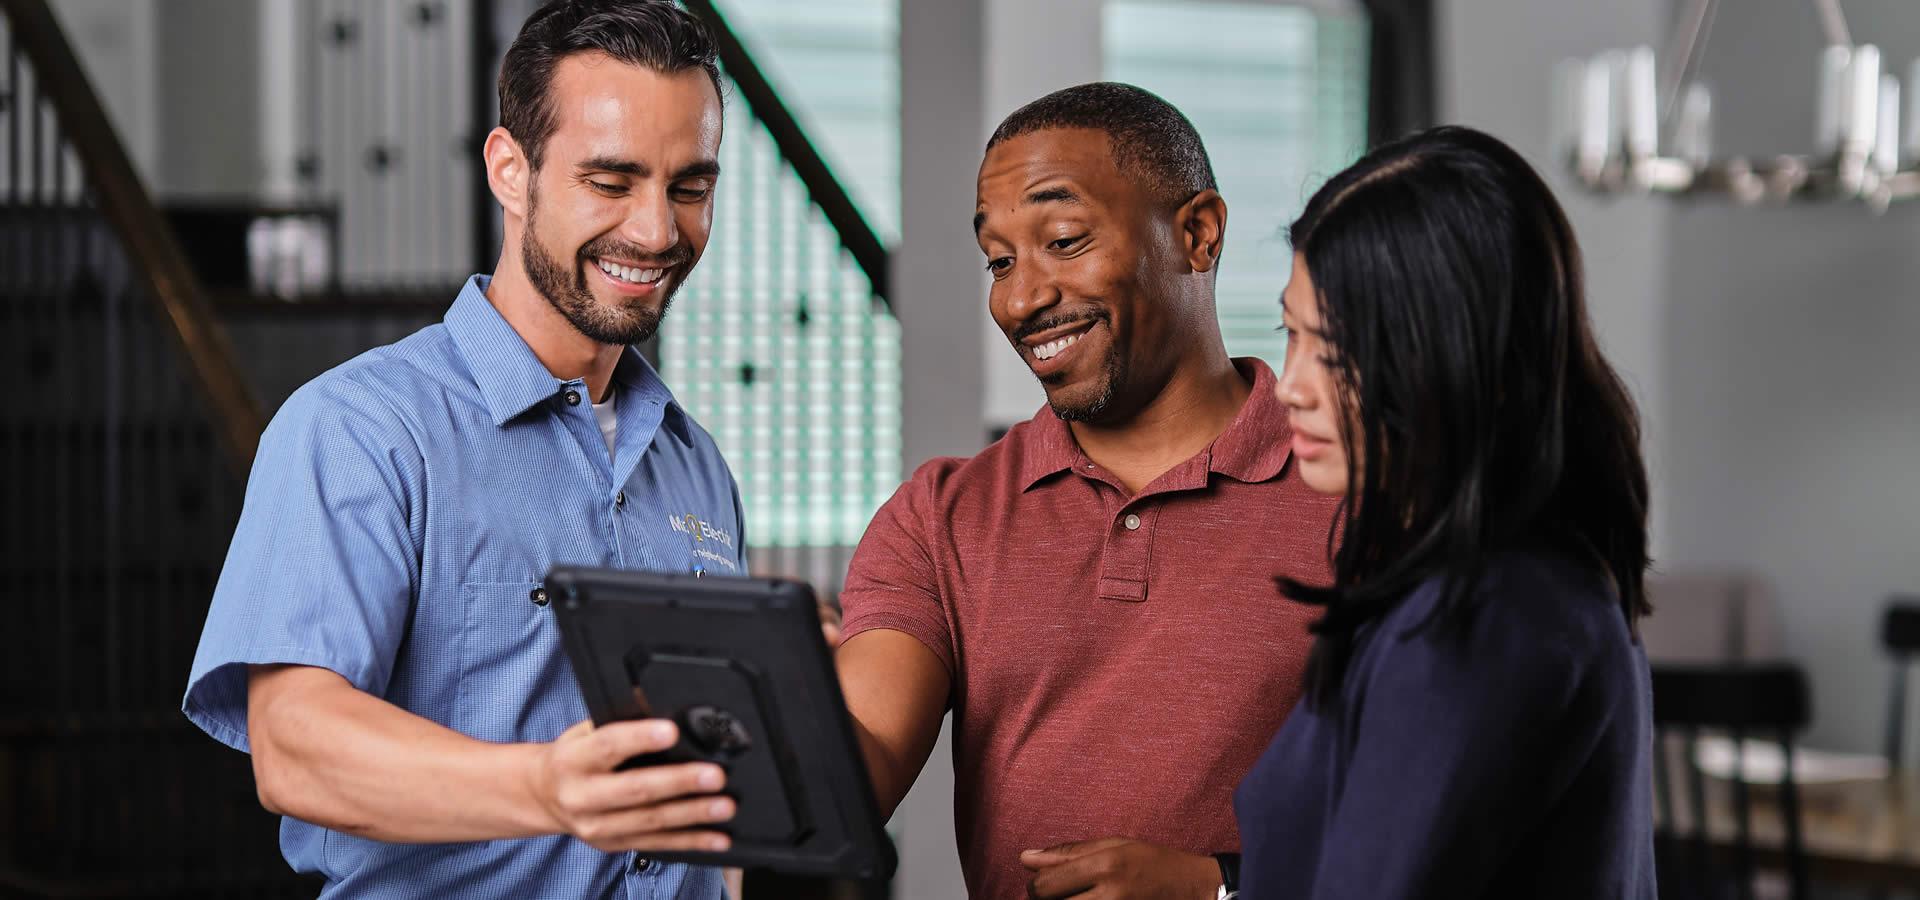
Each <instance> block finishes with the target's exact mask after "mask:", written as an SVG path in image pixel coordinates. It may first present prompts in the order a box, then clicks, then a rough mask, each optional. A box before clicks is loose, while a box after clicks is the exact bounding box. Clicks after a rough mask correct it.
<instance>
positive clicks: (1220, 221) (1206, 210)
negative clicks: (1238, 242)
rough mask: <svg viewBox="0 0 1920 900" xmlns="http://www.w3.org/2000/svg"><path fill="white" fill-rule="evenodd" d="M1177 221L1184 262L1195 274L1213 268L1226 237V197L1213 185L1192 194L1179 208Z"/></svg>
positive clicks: (1217, 261)
mask: <svg viewBox="0 0 1920 900" xmlns="http://www.w3.org/2000/svg"><path fill="white" fill-rule="evenodd" d="M1180 223H1181V232H1182V236H1183V238H1184V239H1185V242H1186V251H1187V264H1188V265H1189V266H1191V267H1193V271H1195V272H1196V273H1205V272H1211V271H1213V267H1214V266H1215V265H1218V264H1219V262H1220V248H1221V246H1222V245H1223V244H1224V243H1225V241H1226V236H1227V201H1226V199H1225V198H1223V197H1221V196H1220V192H1219V191H1216V190H1213V189H1212V188H1208V189H1207V190H1204V191H1201V192H1200V193H1198V194H1195V195H1193V199H1191V200H1188V201H1187V202H1186V205H1185V206H1183V207H1181V209H1180Z"/></svg>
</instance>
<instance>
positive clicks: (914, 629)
mask: <svg viewBox="0 0 1920 900" xmlns="http://www.w3.org/2000/svg"><path fill="white" fill-rule="evenodd" d="M869 631H898V632H901V633H902V634H905V635H907V636H909V637H911V638H913V639H914V640H917V641H919V642H920V643H921V644H923V645H925V646H926V648H927V649H928V650H930V651H932V652H933V655H934V656H935V657H936V658H938V659H939V660H940V664H941V665H943V666H945V667H946V669H947V677H949V678H958V677H959V674H960V673H959V672H957V671H955V669H956V668H957V667H956V666H955V665H954V660H953V649H952V648H951V647H949V646H948V645H947V641H946V634H947V629H946V628H945V627H944V623H943V624H942V625H939V626H936V625H933V624H932V623H930V622H928V621H926V619H925V618H924V617H921V616H915V615H910V614H902V613H895V612H871V613H865V614H862V615H860V616H859V617H857V619H856V620H855V621H853V622H851V623H848V627H847V629H846V633H845V635H844V636H843V637H842V638H841V641H842V642H843V643H844V642H846V641H850V640H852V639H853V638H854V637H856V636H858V635H862V634H865V633H867V632H869Z"/></svg>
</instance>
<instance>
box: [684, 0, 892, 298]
mask: <svg viewBox="0 0 1920 900" xmlns="http://www.w3.org/2000/svg"><path fill="white" fill-rule="evenodd" d="M681 5H683V6H685V7H686V8H687V11H688V12H691V13H693V14H694V16H695V17H697V18H699V19H700V21H701V22H704V23H705V24H706V26H707V30H708V31H710V32H712V34H713V42H714V44H715V46H717V47H718V48H719V50H720V67H721V68H722V69H724V70H725V71H726V73H727V76H728V77H729V78H732V79H733V83H734V84H735V85H736V86H738V87H739V89H740V93H741V94H742V95H743V96H744V97H745V98H746V100H747V107H748V108H749V109H751V110H752V111H753V117H754V118H755V119H758V120H759V121H760V124H761V125H763V126H765V127H766V129H767V133H768V134H771V135H772V136H773V143H774V146H776V147H779V148H780V155H781V156H782V157H784V158H785V159H786V161H787V164H788V165H790V166H793V172H794V174H795V175H797V176H799V178H800V181H801V183H802V184H805V185H806V186H807V195H808V196H809V197H811V198H812V199H813V202H814V204H815V205H816V206H819V207H820V211H821V212H822V213H824V214H825V215H826V218H827V224H829V225H832V226H833V230H834V231H836V232H838V233H839V236H840V244H841V246H843V247H846V248H847V252H848V253H849V254H851V255H852V256H853V261H854V264H855V265H858V266H859V267H860V270H861V271H862V272H865V273H866V276H867V281H868V282H869V283H871V284H872V285H873V293H874V296H876V297H879V298H880V301H881V302H882V303H885V304H886V305H887V307H888V308H889V309H891V308H892V307H893V303H892V299H891V298H892V296H893V292H892V290H893V286H892V285H891V284H890V283H889V282H888V277H889V273H888V261H889V259H890V258H891V256H890V254H889V253H888V251H887V245H886V244H885V243H882V242H881V240H880V235H879V234H878V233H876V232H875V231H874V230H873V226H871V225H869V224H867V219H866V217H865V216H863V215H861V214H860V207H859V206H857V205H855V204H854V202H853V197H851V196H850V195H848V193H847V189H846V187H845V186H843V185H841V183H840V180H839V179H838V178H835V177H834V175H833V169H832V168H831V167H829V166H828V165H827V161H826V159H825V158H824V157H822V156H821V155H820V151H819V150H817V149H815V148H814V146H813V141H811V140H809V139H808V138H807V133H806V131H805V130H804V129H802V128H801V127H800V121H799V120H798V119H796V118H794V115H793V112H792V111H791V110H789V109H787V104H786V102H785V101H783V100H781V99H780V92H779V91H777V90H775V89H774V87H773V82H771V81H769V80H768V79H767V76H766V73H764V72H762V71H760V65H759V64H758V63H756V62H754V60H753V54H752V53H749V52H748V51H747V46H746V44H745V43H744V42H742V41H741V40H740V36H739V35H738V34H737V33H735V32H734V30H733V28H732V26H730V25H728V24H727V19H726V17H725V16H723V15H721V14H720V8H719V7H718V6H717V5H715V4H714V2H713V0H681Z"/></svg>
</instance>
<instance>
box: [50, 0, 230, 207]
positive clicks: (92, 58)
mask: <svg viewBox="0 0 1920 900" xmlns="http://www.w3.org/2000/svg"><path fill="white" fill-rule="evenodd" d="M52 5H53V8H54V11H55V14H56V15H57V16H58V17H59V19H60V24H61V26H62V27H63V28H65V29H66V32H67V38H68V40H70V41H72V42H73V45H74V52H75V53H76V54H77V55H78V56H79V57H80V61H81V65H82V66H84V67H85V68H86V70H87V78H88V80H89V81H91V82H92V84H93V89H94V91H95V92H96V93H98V94H99V95H100V99H101V102H102V103H103V104H104V105H105V106H106V109H107V116H108V118H109V120H111V121H112V122H113V125H114V128H115V129H117V130H118V131H119V132H120V137H121V141H122V142H123V143H125V144H126V147H127V152H128V155H129V156H131V157H132V158H133V163H134V167H135V168H136V169H137V170H138V171H139V172H140V175H141V177H142V178H143V179H144V180H145V181H146V183H147V188H148V190H150V191H151V192H153V193H154V194H155V195H156V196H160V197H206V196H217V195H233V194H244V193H248V192H251V191H255V190H257V189H258V188H259V187H260V185H261V183H262V180H263V178H264V173H265V169H264V166H263V163H262V161H261V152H260V151H261V145H260V135H261V117H262V105H261V100H260V96H261V94H260V83H261V74H262V69H261V65H260V49H259V41H258V38H259V36H260V9H259V7H258V6H257V5H256V4H255V3H253V2H251V0H165V2H164V3H163V2H160V0H54V3H53V4H52Z"/></svg>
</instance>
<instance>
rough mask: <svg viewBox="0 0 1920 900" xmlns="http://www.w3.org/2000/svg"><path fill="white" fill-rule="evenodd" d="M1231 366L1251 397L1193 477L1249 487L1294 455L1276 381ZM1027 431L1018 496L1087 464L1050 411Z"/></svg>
mask: <svg viewBox="0 0 1920 900" xmlns="http://www.w3.org/2000/svg"><path fill="white" fill-rule="evenodd" d="M1233 365H1234V368H1237V369H1239V370H1240V374H1241V375H1242V376H1244V377H1246V378H1248V379H1250V380H1251V381H1252V382H1253V391H1252V393H1250V394H1248V395H1247V401H1246V402H1245V403H1243V404H1241V406H1240V412H1239V413H1238V414H1236V415H1235V416H1234V417H1233V421H1232V422H1231V423H1229V424H1228V425H1227V429H1226V430H1225V431H1222V432H1221V433H1220V436H1219V437H1217V438H1214V439H1213V443H1212V444H1211V445H1209V446H1208V447H1207V449H1205V450H1202V451H1200V454H1199V458H1201V459H1204V460H1205V465H1204V467H1200V468H1196V474H1197V473H1198V472H1211V473H1218V474H1220V475H1225V476H1227V477H1228V478H1232V479H1234V480H1236V481H1243V482H1247V483H1257V482H1262V481H1270V480H1272V479H1273V478H1275V477H1277V476H1279V474H1280V472H1281V470H1282V469H1284V468H1286V464H1287V458H1288V457H1289V456H1291V455H1292V453H1293V449H1292V445H1293V429H1292V427H1290V426H1289V425H1288V424H1287V408H1286V407H1285V406H1284V405H1282V404H1281V403H1280V398H1279V397H1277V396H1276V395H1275V393H1274V387H1275V385H1276V384H1277V379H1276V378H1275V376H1274V374H1273V369H1272V368H1270V367H1269V366H1268V365H1267V364H1266V363H1265V362H1262V361H1261V360H1259V359H1257V358H1254V357H1250V356H1248V357H1240V358H1237V359H1235V360H1234V361H1233ZM1028 428H1029V429H1030V432H1029V436H1028V438H1027V441H1026V446H1025V448H1024V453H1023V454H1022V455H1023V457H1024V459H1023V460H1022V462H1021V467H1020V489H1021V490H1023V491H1025V490H1030V489H1032V488H1033V486H1034V485H1035V484H1038V483H1039V482H1040V481H1041V479H1044V478H1046V477H1047V476H1049V475H1053V474H1056V473H1059V472H1064V471H1067V470H1069V469H1076V468H1079V467H1081V466H1086V465H1089V464H1090V460H1088V459H1087V456H1086V454H1085V453H1083V452H1081V450H1080V444H1079V442H1078V441H1075V440H1074V439H1073V431H1072V429H1070V428H1068V427H1067V423H1066V422H1064V421H1062V420H1061V419H1060V417H1059V416H1056V415H1054V414H1053V410H1052V409H1051V408H1048V407H1044V406H1043V407H1041V408H1040V411H1039V412H1037V413H1035V414H1034V416H1033V419H1032V420H1030V421H1029V422H1028ZM1176 468H1178V467H1176ZM1199 486H1201V485H1193V487H1199Z"/></svg>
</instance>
